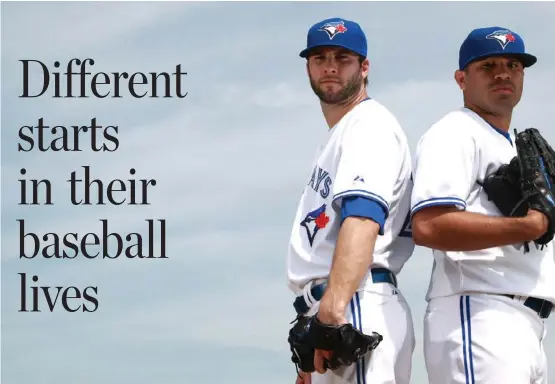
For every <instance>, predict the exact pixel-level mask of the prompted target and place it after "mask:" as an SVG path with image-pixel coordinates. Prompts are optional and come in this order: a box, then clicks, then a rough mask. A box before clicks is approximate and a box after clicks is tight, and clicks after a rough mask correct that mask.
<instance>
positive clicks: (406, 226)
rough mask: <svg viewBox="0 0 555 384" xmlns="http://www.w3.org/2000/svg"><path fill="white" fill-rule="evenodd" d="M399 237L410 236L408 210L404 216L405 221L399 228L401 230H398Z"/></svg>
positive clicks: (410, 226)
mask: <svg viewBox="0 0 555 384" xmlns="http://www.w3.org/2000/svg"><path fill="white" fill-rule="evenodd" d="M399 236H400V237H412V225H411V220H410V212H409V213H408V214H407V217H406V218H405V222H404V223H403V227H402V228H401V232H399Z"/></svg>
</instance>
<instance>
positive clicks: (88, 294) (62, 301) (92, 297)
mask: <svg viewBox="0 0 555 384" xmlns="http://www.w3.org/2000/svg"><path fill="white" fill-rule="evenodd" d="M18 275H19V276H20V279H19V281H20V287H21V303H20V307H19V312H42V311H43V310H44V305H42V306H41V300H40V299H41V298H42V299H44V300H43V301H45V302H46V308H47V309H48V310H49V311H50V312H54V309H56V308H57V307H63V309H65V310H66V311H68V312H78V311H81V312H94V311H96V310H97V309H98V299H97V297H96V294H97V293H98V288H97V287H87V288H85V289H83V291H82V292H81V290H80V289H79V288H77V287H73V286H70V287H67V288H64V287H61V286H57V287H50V286H34V285H33V284H32V282H29V281H27V274H26V273H18ZM30 280H32V281H33V282H35V283H37V282H38V281H39V277H38V276H37V275H33V277H31V279H30ZM27 295H29V297H28V296H27ZM41 308H42V309H41Z"/></svg>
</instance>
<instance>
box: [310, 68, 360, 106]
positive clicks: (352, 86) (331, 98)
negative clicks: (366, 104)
mask: <svg viewBox="0 0 555 384" xmlns="http://www.w3.org/2000/svg"><path fill="white" fill-rule="evenodd" d="M362 84H363V79H362V76H361V74H359V73H357V74H355V75H353V76H352V77H351V78H350V79H349V81H348V82H347V84H346V85H345V86H344V87H343V88H341V89H340V90H339V91H337V92H334V91H324V90H323V89H322V88H321V87H318V85H317V84H316V82H315V81H314V80H313V79H312V77H310V86H311V87H312V90H313V91H314V93H315V94H316V96H318V98H319V99H320V100H321V101H322V102H324V103H326V104H335V105H337V104H345V103H346V102H348V101H349V100H350V99H352V98H353V96H355V95H356V94H357V93H358V92H359V91H360V89H361V87H362Z"/></svg>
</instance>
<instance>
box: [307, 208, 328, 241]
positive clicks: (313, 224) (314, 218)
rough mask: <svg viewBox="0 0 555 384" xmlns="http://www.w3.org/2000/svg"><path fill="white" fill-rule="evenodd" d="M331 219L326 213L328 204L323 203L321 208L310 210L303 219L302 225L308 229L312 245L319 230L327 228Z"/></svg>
mask: <svg viewBox="0 0 555 384" xmlns="http://www.w3.org/2000/svg"><path fill="white" fill-rule="evenodd" d="M329 221H330V218H329V216H328V215H326V204H322V205H321V206H320V208H317V209H315V210H314V211H310V212H308V214H307V215H306V216H305V218H304V219H303V221H301V225H302V226H303V227H304V228H305V229H306V235H307V237H308V242H309V243H310V246H312V243H313V242H314V238H315V237H316V234H317V233H318V231H319V230H320V229H323V228H325V227H326V226H327V225H328V222H329Z"/></svg>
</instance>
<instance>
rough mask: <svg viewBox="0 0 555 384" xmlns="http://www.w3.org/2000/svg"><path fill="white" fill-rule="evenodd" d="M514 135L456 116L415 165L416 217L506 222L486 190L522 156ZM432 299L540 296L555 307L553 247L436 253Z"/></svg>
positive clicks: (429, 135)
mask: <svg viewBox="0 0 555 384" xmlns="http://www.w3.org/2000/svg"><path fill="white" fill-rule="evenodd" d="M513 138H514V137H513V135H512V134H511V133H507V132H503V131H500V130H498V129H496V128H495V127H493V126H491V125H490V124H489V123H488V122H486V121H485V120H483V119H482V118H481V117H480V116H479V115H477V114H476V113H474V112H473V111H471V110H470V109H467V108H460V109H459V110H455V111H452V112H450V113H448V114H447V115H445V116H444V117H443V118H442V119H440V120H439V121H438V122H437V123H435V124H434V125H432V126H431V127H430V129H429V130H428V131H427V132H426V133H425V134H424V135H423V136H422V137H421V138H420V141H419V142H418V145H417V150H416V156H415V164H414V176H415V177H414V183H415V184H414V186H413V191H412V201H411V207H412V210H411V214H414V213H415V212H417V211H418V210H420V209H422V208H425V207H429V206H434V205H453V206H456V207H458V208H459V209H461V210H466V211H469V212H476V213H481V214H486V215H490V216H501V215H502V214H501V213H500V212H499V210H498V209H497V207H496V206H495V205H494V203H493V202H491V201H489V200H488V197H487V195H486V193H485V192H484V191H483V189H482V188H481V186H480V184H479V183H480V181H481V180H484V178H485V176H486V175H488V174H490V173H493V172H495V170H497V168H499V166H501V165H502V164H504V163H509V162H510V161H511V159H512V158H513V157H514V156H516V148H515V146H514V144H513ZM433 255H434V268H433V272H432V278H431V281H430V285H429V288H428V292H427V299H430V298H435V297H441V296H449V295H452V294H457V293H462V292H468V291H479V292H488V293H499V294H514V295H519V296H535V297H539V298H543V299H546V300H550V301H554V302H555V279H554V278H553V277H554V276H555V262H554V259H553V243H550V244H549V245H548V246H546V247H544V248H543V249H540V248H539V247H536V246H535V244H533V243H530V252H529V253H524V247H523V244H514V245H509V246H504V247H494V248H488V249H483V250H478V251H473V252H443V251H438V250H433Z"/></svg>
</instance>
